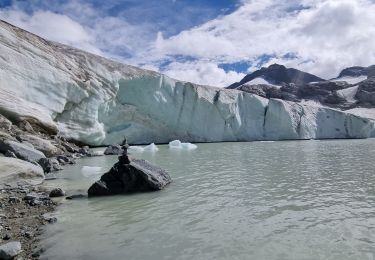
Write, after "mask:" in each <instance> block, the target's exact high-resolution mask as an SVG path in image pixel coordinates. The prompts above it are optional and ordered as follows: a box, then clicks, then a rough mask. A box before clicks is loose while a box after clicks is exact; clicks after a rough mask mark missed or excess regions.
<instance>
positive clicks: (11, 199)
mask: <svg viewBox="0 0 375 260" xmlns="http://www.w3.org/2000/svg"><path fill="white" fill-rule="evenodd" d="M20 202H21V200H20V199H19V198H17V197H9V203H10V204H17V203H20Z"/></svg>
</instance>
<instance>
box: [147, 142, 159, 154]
mask: <svg viewBox="0 0 375 260" xmlns="http://www.w3.org/2000/svg"><path fill="white" fill-rule="evenodd" d="M143 150H144V151H147V152H157V151H159V148H158V147H157V146H156V145H155V144H154V143H152V144H149V145H147V146H145V147H144V148H143Z"/></svg>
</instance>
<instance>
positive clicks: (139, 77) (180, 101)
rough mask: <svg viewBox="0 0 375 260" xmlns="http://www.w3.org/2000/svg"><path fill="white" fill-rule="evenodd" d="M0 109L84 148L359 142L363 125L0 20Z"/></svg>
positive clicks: (366, 131)
mask: <svg viewBox="0 0 375 260" xmlns="http://www.w3.org/2000/svg"><path fill="white" fill-rule="evenodd" d="M0 79H1V82H0V113H1V114H4V115H6V116H7V117H9V118H11V119H12V120H28V121H29V122H31V123H32V124H34V125H38V126H39V127H40V128H42V129H45V130H46V131H49V132H54V133H57V132H59V134H60V135H62V136H64V137H66V138H69V139H74V140H77V141H80V142H83V143H86V144H90V145H107V144H112V143H116V142H119V141H120V140H122V138H123V136H126V137H127V138H128V140H129V141H130V142H131V143H133V144H145V143H152V142H155V143H168V142H169V141H172V140H176V139H178V140H181V141H183V142H220V141H251V140H281V139H311V138H366V137H369V135H370V133H371V131H372V130H373V129H374V126H373V123H372V121H369V120H368V119H365V118H361V117H359V116H355V115H352V114H350V113H345V112H340V111H337V110H334V109H329V108H325V107H313V106H308V105H303V104H298V103H293V102H288V101H282V100H278V99H270V100H268V99H266V98H262V97H259V96H257V95H254V94H250V93H245V92H242V91H237V90H229V89H219V88H215V87H208V86H198V85H195V84H192V83H188V82H182V81H178V80H174V79H171V78H169V77H167V76H164V75H161V74H159V73H156V72H152V71H148V70H144V69H139V68H136V67H132V66H128V65H124V64H121V63H118V62H114V61H110V60H108V59H105V58H102V57H99V56H96V55H93V54H90V53H87V52H84V51H80V50H77V49H74V48H71V47H68V46H65V45H61V44H58V43H54V42H50V41H46V40H44V39H42V38H40V37H38V36H35V35H33V34H31V33H28V32H26V31H24V30H21V29H19V28H17V27H14V26H12V25H10V24H7V23H5V22H1V21H0Z"/></svg>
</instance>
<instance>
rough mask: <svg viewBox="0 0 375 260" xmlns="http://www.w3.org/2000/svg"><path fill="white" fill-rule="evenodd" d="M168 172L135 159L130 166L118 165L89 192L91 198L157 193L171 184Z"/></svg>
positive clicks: (119, 163)
mask: <svg viewBox="0 0 375 260" xmlns="http://www.w3.org/2000/svg"><path fill="white" fill-rule="evenodd" d="M171 181H172V180H171V178H170V176H169V175H168V173H167V172H166V171H164V170H163V169H161V168H160V167H158V166H155V165H152V164H151V163H149V162H147V161H145V160H138V159H134V160H132V161H131V162H130V163H129V164H124V163H121V162H120V161H119V162H118V163H116V164H115V165H114V166H113V167H112V168H111V169H110V170H109V172H107V173H105V174H104V175H103V176H102V177H101V178H100V180H99V181H97V182H96V183H94V184H93V185H92V186H91V187H90V188H89V190H88V195H89V196H103V195H114V194H126V193H134V192H146V191H157V190H161V189H163V188H164V187H165V186H167V185H168V184H169V183H170V182H171Z"/></svg>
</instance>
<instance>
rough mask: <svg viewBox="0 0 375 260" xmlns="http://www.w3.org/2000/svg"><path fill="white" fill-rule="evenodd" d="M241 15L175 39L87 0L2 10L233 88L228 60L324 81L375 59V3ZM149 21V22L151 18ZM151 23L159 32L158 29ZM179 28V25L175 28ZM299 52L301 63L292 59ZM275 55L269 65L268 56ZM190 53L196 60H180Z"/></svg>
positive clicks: (277, 5)
mask: <svg viewBox="0 0 375 260" xmlns="http://www.w3.org/2000/svg"><path fill="white" fill-rule="evenodd" d="M239 2H240V4H239V7H238V9H237V10H235V11H234V12H232V13H230V14H227V15H222V16H219V17H217V18H216V19H213V20H211V21H208V22H206V23H204V24H201V25H199V26H196V27H194V28H191V29H189V30H185V31H182V32H180V33H178V34H177V35H174V36H171V37H163V34H162V33H161V32H160V33H158V34H157V35H156V33H155V28H152V24H151V23H144V24H136V25H134V24H130V23H129V22H127V20H126V17H120V16H119V17H113V16H109V15H102V14H101V12H100V10H96V9H95V8H94V7H93V6H91V5H89V4H87V3H85V2H83V1H68V3H66V4H64V5H61V8H60V9H59V7H60V6H55V5H57V4H56V3H54V2H51V5H52V4H53V5H54V10H59V14H57V13H53V12H50V11H46V10H45V9H43V10H39V9H38V8H37V7H35V8H34V9H33V10H32V12H31V13H25V12H24V11H23V9H22V8H21V7H19V6H17V5H14V6H13V7H11V8H7V9H3V10H2V9H0V18H2V19H5V20H7V21H9V22H10V23H13V24H15V25H17V26H20V27H22V28H24V29H26V30H29V31H31V32H34V33H36V34H38V35H41V36H43V37H45V38H47V39H50V40H54V41H58V42H62V43H66V44H69V45H72V46H75V47H78V48H82V49H85V50H87V51H91V52H94V53H101V54H102V55H105V56H107V57H112V58H116V59H117V60H122V61H124V62H125V63H130V64H133V65H139V66H142V67H144V68H151V69H157V68H160V64H161V63H162V62H164V61H165V60H168V61H172V63H170V64H169V65H168V66H167V67H163V71H162V72H164V73H166V74H168V75H169V76H172V77H175V78H177V79H181V80H186V81H191V82H195V83H200V84H208V85H216V86H226V85H229V84H231V83H233V82H235V81H238V80H239V79H241V77H242V76H244V75H243V74H242V73H236V72H233V71H229V72H226V71H224V70H223V69H221V68H219V66H218V64H220V63H235V62H239V61H247V62H250V63H251V62H252V63H253V65H252V66H251V67H250V68H249V70H254V69H256V68H257V67H258V65H257V63H259V62H260V63H262V64H263V65H264V66H267V65H269V64H271V63H275V62H277V63H281V64H284V65H286V66H288V67H295V68H298V69H302V70H305V71H308V72H311V73H314V74H317V75H318V76H321V77H326V78H330V77H334V76H336V75H337V74H338V72H339V71H340V70H341V69H343V68H344V67H348V66H353V65H362V66H368V65H370V64H373V63H374V61H375V49H374V47H373V46H375V23H374V21H375V4H374V1H371V0H288V1H279V0H241V1H239ZM145 19H147V17H145ZM150 26H151V27H150ZM171 26H173V25H171ZM288 53H293V54H294V55H293V58H290V57H287V56H285V55H286V54H288ZM265 54H266V55H270V57H273V58H271V59H269V60H268V61H264V60H262V57H264V55H265ZM176 56H177V57H181V56H188V57H193V58H194V59H193V60H197V61H195V62H192V61H191V59H187V60H184V59H178V60H177V59H176V60H174V57H176Z"/></svg>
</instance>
